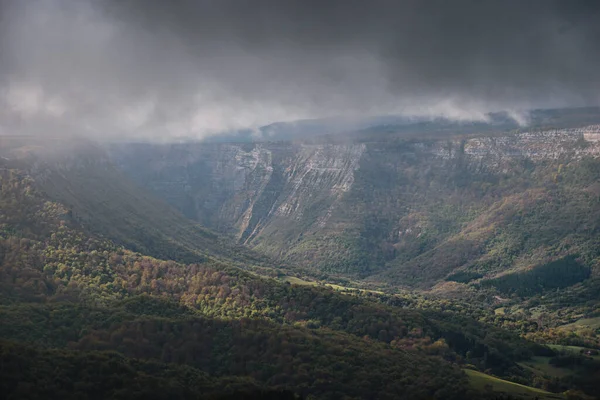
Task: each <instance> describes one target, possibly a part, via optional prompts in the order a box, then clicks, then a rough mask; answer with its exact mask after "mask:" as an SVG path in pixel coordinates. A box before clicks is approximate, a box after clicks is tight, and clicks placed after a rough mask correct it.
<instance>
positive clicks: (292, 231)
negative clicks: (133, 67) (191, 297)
mask: <svg viewBox="0 0 600 400" xmlns="http://www.w3.org/2000/svg"><path fill="white" fill-rule="evenodd" d="M599 139H600V126H597V125H591V126H586V127H582V128H564V129H540V130H533V131H527V132H513V133H503V134H493V135H491V134H488V135H483V136H481V135H480V136H478V135H475V134H469V135H462V136H461V135H450V136H445V137H437V138H431V139H418V138H398V137H396V138H386V139H385V140H376V141H370V140H368V136H367V137H366V139H364V140H363V139H361V140H360V141H354V142H346V143H343V142H339V141H338V142H337V143H327V142H322V143H317V142H313V143H291V142H287V143H285V142H281V143H255V144H202V143H186V144H169V145H151V144H129V145H126V144H119V145H114V146H112V147H111V150H110V154H111V157H112V159H113V160H115V162H116V163H117V164H118V165H119V166H120V167H121V168H122V169H123V170H124V171H125V172H126V173H127V174H128V175H129V176H131V177H132V179H133V180H134V181H136V182H138V183H139V184H141V185H143V186H144V187H146V188H148V189H150V190H151V191H153V192H154V193H157V194H158V195H160V196H161V197H163V198H164V199H166V200H167V201H168V202H170V203H171V204H173V205H175V206H176V207H178V208H179V209H180V210H181V211H182V212H183V213H184V214H185V215H186V216H188V217H190V218H192V219H195V220H197V221H200V222H201V223H203V224H205V225H206V226H209V227H212V228H214V229H218V230H219V231H221V232H223V233H227V234H230V235H233V236H235V237H236V238H237V239H238V241H239V242H240V243H243V244H245V245H247V246H249V247H251V248H253V249H256V250H258V251H260V252H264V253H266V254H268V255H270V256H272V257H274V258H277V259H279V260H281V261H283V262H287V263H289V264H292V265H303V266H305V267H307V268H311V269H312V270H313V271H315V273H318V272H326V273H330V274H341V275H343V276H349V277H354V278H357V277H358V278H368V279H369V280H370V281H372V282H376V283H377V284H380V285H381V284H384V285H385V284H390V285H392V286H395V285H403V286H420V287H430V286H432V285H434V284H436V283H439V282H442V281H444V280H446V279H450V280H456V279H454V278H453V277H455V276H456V274H457V273H463V274H466V275H468V276H471V277H473V278H472V279H470V280H472V281H474V280H476V279H480V278H490V277H496V275H497V274H501V273H506V272H507V271H509V272H510V271H515V272H517V271H520V270H522V269H527V268H530V267H534V266H538V265H539V266H542V265H544V264H546V263H548V262H551V261H555V260H558V259H560V258H562V257H565V256H569V255H574V256H577V257H576V258H577V263H578V265H581V266H582V267H583V268H587V269H592V272H593V274H594V275H595V274H596V272H595V271H596V265H597V264H598V256H599V254H598V253H597V250H596V249H597V248H598V247H597V243H596V241H597V237H598V235H597V234H598V232H599V229H600V226H599V225H598V224H599V222H598V221H600V219H599V218H597V215H598V213H600V202H599V201H598V193H600V191H599V190H600V189H599V188H598V187H597V186H598V185H597V182H596V181H597V179H598V177H599V176H600V175H599V171H600V170H599V168H600V161H598V156H599V155H600V140H599ZM466 275H465V276H466ZM583 277H585V274H583V275H582V278H583Z"/></svg>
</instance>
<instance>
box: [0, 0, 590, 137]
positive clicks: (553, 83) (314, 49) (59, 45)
mask: <svg viewBox="0 0 600 400" xmlns="http://www.w3.org/2000/svg"><path fill="white" fill-rule="evenodd" d="M599 10H600V4H598V2H595V1H590V2H584V1H569V2H567V1H366V0H365V1H354V0H336V1H326V0H320V1H313V0H307V1H285V0H278V1H276V0H269V1H266V0H254V1H250V0H248V1H244V0H236V1H232V0H212V1H211V0H205V1H193V0H179V1H177V0H169V1H167V0H87V1H85V0H79V1H75V0H27V1H20V0H12V1H11V0H0V24H1V26H0V34H1V37H0V85H1V86H0V90H1V93H2V94H1V98H2V100H0V101H2V102H3V111H2V113H1V114H0V120H2V121H4V122H3V125H4V130H10V129H21V128H22V129H25V128H27V129H29V130H33V131H38V130H40V131H48V130H73V131H81V132H85V133H87V134H90V135H96V136H103V135H108V136H111V135H133V136H140V137H148V138H156V137H164V136H166V137H173V136H204V135H206V134H209V133H212V132H218V131H221V130H226V129H231V128H236V127H242V126H254V125H258V124H263V123H269V122H272V121H275V120H281V119H295V118H304V117H320V116H332V115H344V116H362V115H368V114H382V113H401V114H407V115H445V116H449V117H453V118H481V117H482V115H483V114H484V113H485V112H487V111H492V110H509V111H515V112H518V111H522V110H525V109H528V108H535V107H558V106H579V105H597V104H598V102H599V99H600V95H599V93H600V92H599V91H598V90H599V89H600V68H599V66H600V12H599ZM516 115H517V114H516ZM19 127H20V128H19ZM24 127H25V128H24ZM49 127H51V128H49Z"/></svg>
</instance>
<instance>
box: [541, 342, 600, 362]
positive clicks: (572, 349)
mask: <svg viewBox="0 0 600 400" xmlns="http://www.w3.org/2000/svg"><path fill="white" fill-rule="evenodd" d="M548 347H550V348H551V349H552V350H556V351H564V352H570V353H574V354H581V350H583V349H585V347H579V346H563V345H561V344H549V345H548ZM586 357H592V358H593V359H594V360H600V355H597V356H586Z"/></svg>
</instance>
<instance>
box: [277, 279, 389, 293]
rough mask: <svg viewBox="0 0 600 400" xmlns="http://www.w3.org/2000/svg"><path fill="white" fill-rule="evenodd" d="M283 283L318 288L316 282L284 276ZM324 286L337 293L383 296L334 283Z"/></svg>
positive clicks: (373, 291) (377, 291)
mask: <svg viewBox="0 0 600 400" xmlns="http://www.w3.org/2000/svg"><path fill="white" fill-rule="evenodd" d="M283 281H284V282H289V283H291V284H294V285H303V286H319V283H318V282H315V281H307V280H304V279H300V278H297V277H295V276H286V277H284V278H283ZM324 285H325V286H328V287H330V288H332V289H333V290H339V291H342V292H343V291H353V290H359V291H361V292H371V293H377V294H383V292H382V291H379V290H368V289H359V288H353V287H348V286H341V285H336V284H334V283H324Z"/></svg>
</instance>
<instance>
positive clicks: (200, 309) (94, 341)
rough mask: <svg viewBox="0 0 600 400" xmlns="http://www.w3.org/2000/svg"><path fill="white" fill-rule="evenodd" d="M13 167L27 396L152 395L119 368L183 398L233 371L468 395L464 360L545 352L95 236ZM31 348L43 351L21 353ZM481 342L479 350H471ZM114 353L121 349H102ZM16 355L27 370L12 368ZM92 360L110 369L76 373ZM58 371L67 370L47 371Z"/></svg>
mask: <svg viewBox="0 0 600 400" xmlns="http://www.w3.org/2000/svg"><path fill="white" fill-rule="evenodd" d="M0 177H1V184H2V185H1V188H2V191H1V197H0V210H2V213H1V219H0V234H1V241H0V255H1V264H0V265H1V274H0V285H1V288H2V290H1V291H0V293H1V294H2V297H1V302H2V306H1V307H0V319H1V321H2V323H1V324H0V326H1V328H0V333H1V337H2V338H3V339H9V340H13V341H17V342H20V343H27V346H37V347H35V348H31V349H26V348H25V347H14V346H23V345H20V344H19V345H16V344H15V345H13V344H9V343H7V342H3V344H2V360H3V363H2V365H3V366H5V367H3V368H2V385H3V388H6V390H8V391H9V393H10V394H12V395H13V396H14V397H15V398H18V397H21V396H22V395H24V394H25V395H27V396H30V397H32V398H34V397H36V396H38V397H44V393H46V394H47V393H49V392H51V391H54V390H59V391H63V390H68V388H70V387H73V386H72V385H75V387H76V388H77V389H76V391H75V393H80V394H85V395H87V396H91V398H94V396H99V394H98V393H102V392H98V393H96V394H94V393H95V392H96V391H98V390H104V391H105V390H109V389H108V388H107V386H111V385H114V386H113V388H112V389H110V390H113V391H115V392H114V393H113V392H111V393H113V394H114V396H116V397H119V396H128V395H131V396H134V397H136V396H137V397H142V396H143V395H144V393H147V390H148V388H147V387H144V386H143V385H141V384H140V385H136V386H132V385H131V383H130V382H128V381H125V382H124V378H123V376H122V375H121V372H119V371H120V368H124V369H126V370H127V371H129V372H128V374H130V376H131V377H132V379H133V377H134V376H140V381H139V382H143V381H144V379H157V382H166V384H168V385H169V387H171V386H173V387H175V388H176V390H175V392H174V393H181V396H184V395H185V394H186V393H187V394H189V393H214V391H215V388H217V387H219V385H220V382H221V381H220V380H222V379H229V382H230V383H228V386H226V387H225V388H223V390H222V392H223V393H217V394H227V393H232V392H235V391H238V390H242V391H243V390H258V389H263V388H269V390H280V389H287V390H290V391H292V392H293V393H296V394H298V395H302V396H309V397H310V396H313V397H316V398H340V397H341V396H349V397H350V398H364V397H369V396H373V395H375V396H376V397H378V398H397V397H398V396H402V397H405V398H432V397H433V398H440V399H441V398H443V399H447V398H464V396H466V395H468V391H469V387H468V384H467V378H466V376H465V375H464V374H463V373H462V372H461V371H460V368H458V366H457V365H456V363H458V364H460V363H464V362H471V363H480V364H481V366H482V367H484V368H498V370H499V371H501V372H506V373H508V371H510V370H511V368H516V364H515V361H517V360H519V359H526V358H528V357H529V356H530V355H531V354H532V352H533V351H534V350H535V346H533V345H531V344H527V342H525V341H522V340H520V339H518V338H517V337H511V338H510V339H501V340H500V341H497V340H492V339H491V337H490V336H489V335H486V333H485V330H484V329H483V327H481V326H479V324H477V323H476V322H474V321H472V322H470V325H471V328H470V329H469V330H464V329H463V327H461V326H457V325H456V324H452V323H447V322H445V321H443V319H435V318H430V317H428V316H427V315H425V314H422V313H419V312H416V311H410V310H402V309H397V308H393V307H388V306H384V305H381V304H378V303H377V302H373V301H369V300H367V299H362V298H359V297H355V296H348V295H341V294H338V293H335V292H333V291H332V290H330V289H319V288H312V287H300V286H292V285H289V284H284V283H279V282H276V281H273V280H269V279H263V278H258V277H255V276H252V275H249V274H248V273H246V272H243V271H241V270H239V269H236V268H233V267H230V266H228V265H226V264H223V263H221V262H219V261H214V260H204V261H203V262H200V263H195V264H189V265H186V264H179V263H177V262H174V261H163V260H158V259H155V258H152V257H149V256H144V255H141V254H139V253H135V252H132V251H130V250H127V249H124V248H123V247H120V246H118V245H115V244H113V242H112V241H110V240H108V239H103V238H100V237H95V236H94V235H92V234H89V233H86V232H85V230H82V229H81V228H80V225H79V222H78V220H77V219H76V218H75V217H74V216H73V215H72V213H71V212H70V209H69V208H67V207H65V206H63V205H61V204H60V203H57V202H54V201H50V200H49V199H48V198H47V197H46V195H44V194H43V193H42V192H41V191H40V187H43V186H38V185H37V183H36V181H35V180H34V179H33V178H32V177H31V176H30V175H29V174H28V173H27V172H25V171H23V170H19V169H15V168H13V167H9V166H7V162H6V161H2V168H1V170H0ZM498 335H499V336H498V337H499V338H502V337H503V334H501V333H500V332H499V334H498ZM503 346H504V347H503ZM506 346H508V347H506ZM19 348H21V349H26V350H23V351H26V352H27V353H26V354H29V355H30V357H20V358H19V356H17V354H18V353H19V352H20V351H19V350H15V349H19ZM43 348H56V349H60V350H53V351H54V353H53V352H50V351H49V350H43ZM471 348H473V350H475V349H479V350H476V351H473V352H472V353H473V354H470V355H469V356H467V351H469V349H471ZM507 349H510V350H509V351H508V352H507V351H506V350H507ZM72 350H80V352H78V353H76V354H75V353H71V351H72ZM109 350H110V351H117V352H119V353H121V354H122V356H118V357H116V356H115V355H113V354H108V353H106V354H105V353H94V352H95V351H109ZM123 356H124V357H132V359H128V358H123ZM133 359H145V360H148V361H149V362H150V361H152V360H154V361H156V362H159V363H167V364H152V363H150V364H144V363H143V362H141V361H133ZM111 360H112V361H111ZM154 361H152V362H154ZM14 363H20V364H21V365H22V366H23V367H22V368H19V369H17V370H14V369H13V368H7V367H6V366H8V365H15V364H14ZM80 363H84V364H85V365H98V368H101V369H100V370H99V371H97V372H92V371H89V372H86V371H87V370H85V369H84V370H81V371H80V375H73V374H71V372H69V371H73V370H79V369H80V368H79V367H77V365H79V364H80ZM173 364H176V365H185V366H189V367H190V368H192V369H181V367H178V366H175V365H173ZM102 365H107V367H101V366H102ZM105 368H108V370H106V369H105ZM45 370H53V371H64V372H63V373H64V374H65V377H64V378H61V380H59V381H56V380H48V379H47V378H46V377H44V376H43V375H42V372H40V371H45ZM104 371H105V372H104ZM515 371H517V373H518V368H516V369H515ZM56 373H60V372H56ZM204 373H206V374H208V375H202V374H204ZM107 374H108V375H107ZM41 375H42V376H41ZM117 376H119V377H118V378H117ZM234 377H237V378H234ZM238 378H239V379H238ZM15 380H20V381H22V383H21V384H19V385H15V383H14V382H15ZM70 380H71V381H70ZM107 380H108V381H107ZM187 380H193V382H195V383H194V384H193V385H191V386H188V384H187V383H186V382H187ZM69 382H70V383H69ZM110 382H112V383H110ZM118 382H124V383H118ZM5 393H6V392H5ZM103 393H106V392H103ZM160 393H163V394H164V396H165V397H168V396H167V394H168V393H169V391H168V390H166V389H165V391H163V392H160V391H159V392H157V393H156V396H158V397H160Z"/></svg>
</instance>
